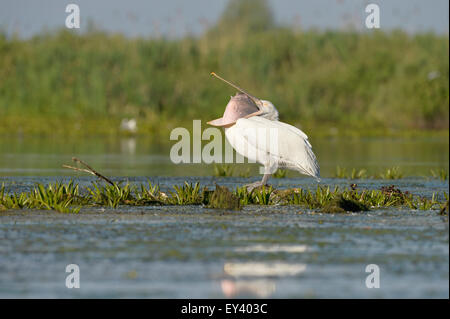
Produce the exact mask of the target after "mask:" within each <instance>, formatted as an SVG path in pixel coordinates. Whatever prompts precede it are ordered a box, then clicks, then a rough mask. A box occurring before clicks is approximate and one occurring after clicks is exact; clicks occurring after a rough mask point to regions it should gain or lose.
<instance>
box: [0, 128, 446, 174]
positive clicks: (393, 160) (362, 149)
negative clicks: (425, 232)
mask: <svg viewBox="0 0 450 319" xmlns="http://www.w3.org/2000/svg"><path fill="white" fill-rule="evenodd" d="M311 140H312V144H313V146H314V152H315V153H316V155H317V158H318V161H319V164H320V168H321V174H322V176H324V177H332V176H334V174H335V171H336V166H340V167H342V168H346V169H348V170H351V169H352V168H356V169H361V168H365V169H367V170H368V173H378V172H380V171H383V170H385V169H386V168H388V167H393V166H400V168H401V169H402V171H403V173H405V175H413V176H421V175H429V174H430V169H439V168H444V169H447V170H448V167H449V164H448V160H449V142H448V138H447V137H434V138H414V139H412V138H411V139H408V138H403V139H402V138H397V139H393V138H365V139H364V138H359V139H356V138H354V139H349V138H311ZM159 142H161V141H160V140H155V139H151V138H149V137H142V136H130V137H124V138H119V139H118V138H117V137H89V138H58V137H57V138H54V137H53V138H52V137H37V136H35V137H29V136H27V137H24V138H8V137H0V174H1V175H11V176H20V175H22V176H24V175H35V176H39V175H40V176H42V175H47V176H48V175H52V176H55V175H67V174H73V175H75V173H73V172H68V171H65V172H64V173H62V172H61V164H63V163H65V162H67V160H69V161H70V159H71V157H72V156H76V157H79V158H81V159H83V160H85V161H87V162H88V163H89V164H91V165H92V166H93V167H95V168H97V169H98V170H99V171H101V172H104V173H105V174H110V175H113V176H211V175H212V174H213V172H214V167H213V165H206V164H179V165H176V164H173V163H172V162H171V161H170V157H169V154H170V147H171V146H172V144H170V141H169V140H168V139H167V141H163V144H158V143H159ZM191 153H192V152H191ZM236 166H237V167H236V170H237V171H245V170H246V169H247V168H249V169H250V171H251V175H257V174H258V173H257V172H258V167H259V166H258V165H256V164H251V165H249V164H238V165H236ZM299 176H300V175H299V174H297V173H295V172H292V174H291V173H290V172H289V173H288V177H299Z"/></svg>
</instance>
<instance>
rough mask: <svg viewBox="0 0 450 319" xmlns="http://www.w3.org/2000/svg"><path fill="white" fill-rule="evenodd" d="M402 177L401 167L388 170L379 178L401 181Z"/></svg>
mask: <svg viewBox="0 0 450 319" xmlns="http://www.w3.org/2000/svg"><path fill="white" fill-rule="evenodd" d="M402 177H403V173H402V172H401V171H400V168H399V167H392V168H388V169H386V171H384V172H382V173H380V174H379V175H378V178H381V179H400V178H402Z"/></svg>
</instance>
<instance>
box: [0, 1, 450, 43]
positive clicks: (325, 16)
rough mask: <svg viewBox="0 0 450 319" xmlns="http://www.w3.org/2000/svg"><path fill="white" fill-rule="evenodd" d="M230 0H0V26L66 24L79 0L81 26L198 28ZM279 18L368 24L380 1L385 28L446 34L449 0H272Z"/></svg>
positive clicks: (135, 32) (338, 25)
mask: <svg viewBox="0 0 450 319" xmlns="http://www.w3.org/2000/svg"><path fill="white" fill-rule="evenodd" d="M227 1H228V0H164V1H161V0H128V1H123V0H67V1H62V0H39V1H27V0H0V30H3V31H6V33H7V34H9V35H10V34H12V33H16V34H18V35H19V36H21V37H24V38H27V37H30V36H32V35H34V34H36V33H39V32H41V31H42V30H53V29H55V28H61V27H64V22H65V19H66V16H67V13H65V7H66V5H67V4H69V3H76V4H78V5H79V7H80V11H81V30H83V29H84V30H85V28H86V26H87V21H88V20H91V21H93V22H94V24H95V25H96V26H98V27H100V28H101V29H104V30H107V31H111V32H120V33H123V34H125V35H127V36H157V35H165V36H170V37H178V36H183V35H185V34H187V33H190V34H200V33H201V32H202V31H204V30H205V28H207V27H208V26H210V25H212V24H214V23H215V22H216V21H217V19H218V18H219V16H220V14H221V12H222V11H223V9H224V8H225V6H226V3H227ZM269 3H270V5H271V7H272V9H273V12H274V15H275V18H276V21H277V22H278V23H279V24H283V25H288V26H293V27H301V28H303V29H309V28H317V29H343V28H348V27H349V25H351V26H352V27H353V28H355V29H358V30H364V19H365V16H366V13H365V12H364V8H365V6H366V5H367V4H369V3H376V4H378V5H379V6H380V12H381V13H380V16H381V28H382V29H386V30H389V29H392V28H400V29H403V30H405V31H407V32H411V33H414V32H422V31H434V32H436V33H444V34H448V21H449V16H448V11H449V1H448V0H428V1H425V0H378V1H365V0H315V1H300V0H269Z"/></svg>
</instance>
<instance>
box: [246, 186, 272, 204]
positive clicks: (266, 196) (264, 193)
mask: <svg viewBox="0 0 450 319" xmlns="http://www.w3.org/2000/svg"><path fill="white" fill-rule="evenodd" d="M272 192H273V188H272V186H269V187H266V186H265V185H263V186H261V187H258V188H255V189H254V190H253V191H252V192H251V196H252V202H253V203H255V204H259V205H270V203H271V200H270V195H271V194H272Z"/></svg>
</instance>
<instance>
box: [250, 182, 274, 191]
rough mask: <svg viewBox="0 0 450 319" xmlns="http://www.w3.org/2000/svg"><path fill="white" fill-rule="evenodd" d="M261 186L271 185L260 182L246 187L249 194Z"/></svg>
mask: <svg viewBox="0 0 450 319" xmlns="http://www.w3.org/2000/svg"><path fill="white" fill-rule="evenodd" d="M261 186H269V184H264V183H263V182H261V181H259V182H254V183H251V184H247V185H245V187H246V188H247V192H249V193H251V192H252V191H253V190H254V189H255V188H258V187H261Z"/></svg>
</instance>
